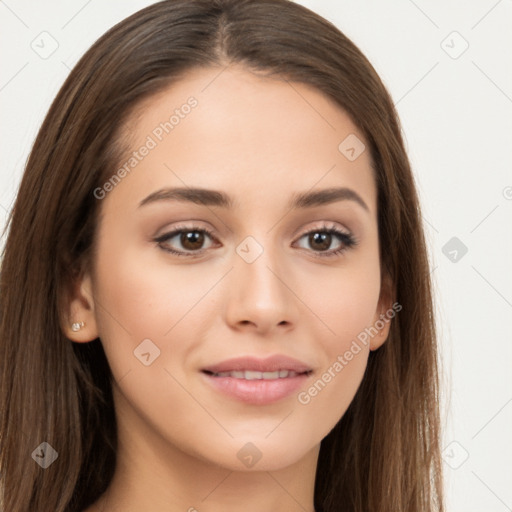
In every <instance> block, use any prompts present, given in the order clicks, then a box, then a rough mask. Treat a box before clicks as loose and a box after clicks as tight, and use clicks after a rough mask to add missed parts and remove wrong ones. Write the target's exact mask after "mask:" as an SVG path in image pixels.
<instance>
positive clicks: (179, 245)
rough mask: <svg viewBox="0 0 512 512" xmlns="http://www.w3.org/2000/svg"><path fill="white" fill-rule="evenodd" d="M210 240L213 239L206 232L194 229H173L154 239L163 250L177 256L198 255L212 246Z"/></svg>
mask: <svg viewBox="0 0 512 512" xmlns="http://www.w3.org/2000/svg"><path fill="white" fill-rule="evenodd" d="M212 240H215V238H214V237H213V235H212V234H211V233H210V232H209V231H208V230H206V229H203V228H195V227H194V228H179V229H175V230H174V231H172V232H169V233H164V234H163V235H161V236H159V237H158V238H155V242H157V243H158V245H159V246H160V247H161V248H162V249H163V250H165V251H167V252H170V253H172V254H176V255H179V256H197V255H200V254H202V253H203V252H204V251H205V250H206V249H209V248H210V247H211V246H212V245H213V242H212ZM208 241H209V243H207V242H208ZM205 244H206V246H205Z"/></svg>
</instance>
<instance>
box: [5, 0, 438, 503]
mask: <svg viewBox="0 0 512 512" xmlns="http://www.w3.org/2000/svg"><path fill="white" fill-rule="evenodd" d="M0 287H1V288H0V293H1V298H0V301H1V302H0V305H1V327H0V333H1V337H0V370H1V393H0V397H1V399H0V405H1V411H2V412H1V428H0V442H1V445H0V471H1V492H2V494H1V506H2V510H5V511H12V512H29V511H30V512H32V511H35V510H37V511H48V512H50V511H51V512H83V511H84V510H86V511H87V512H98V511H105V512H109V511H117V510H119V511H121V510H122V511H123V512H135V511H141V510H149V511H151V512H163V511H166V512H177V511H189V512H193V511H198V512H202V511H208V512H217V511H235V510H244V511H248V512H252V511H256V510H258V511H260V510H268V511H270V510H271V511H273V512H290V511H316V512H334V511H350V512H356V511H357V512H363V511H372V512H391V511H393V512H399V511H403V512H411V511H414V512H427V511H429V512H432V511H434V510H435V511H441V510H443V505H442V484H441V482H442V481H441V471H440V469H441V468H440V455H439V438H440V433H439V419H438V409H437V407H438V406H437V392H438V380H437V367H436V358H437V354H436V337H435V332H434V320H433V307H432V297H431V285H430V282H429V269H428V261H427V256H426V248H425V242H424V236H423V230H422V223H421V215H420V209H419V205H418V199H417V194H416V190H415V186H414V180H413V176H412V173H411V169H410V166H409V163H408V159H407V155H406V152H405V149H404V145H403V141H402V137H401V132H400V127H399V122H398V119H397V115H396V112H395V110H394V107H393V103H392V101H391V99H390V97H389V95H388V93H387V92H386V90H385V88H384V86H383V84H382V83H381V81H380V79H379V77H378V76H377V74H376V73H375V71H374V69H373V68H372V66H371V65H370V64H369V62H368V61H367V60H366V58H365V57H364V56H363V55H362V54H361V52H360V51H359V50H358V49H357V48H356V47H355V46H354V44H353V43H352V42H350V41H349V40H348V39H347V38H346V37H345V36H344V35H343V34H342V33H340V31H339V30H338V29H337V28H335V27H334V26H333V25H332V24H330V23H329V22H327V21H326V20H324V19H322V18H321V17H319V16H318V15H316V14H314V13H312V12H311V11H309V10H308V9H306V8H304V7H301V6H299V5H297V4H294V3H292V2H288V1H286V0H256V1H248V0H214V1H211V0H192V1H190V0H187V1H185V0H182V1H181V0H167V1H164V2H161V3H157V4H154V5H152V6H150V7H148V8H145V9H143V10H141V11H140V12H138V13H136V14H134V15H133V16H131V17H129V18H128V19H126V20H124V21H122V22H121V23H119V24H118V25H116V26H115V27H114V28H112V29H111V30H110V31H108V32H107V33H106V34H105V35H104V36H103V37H101V38H100V39H99V40H98V41H97V42H96V43H95V44H94V45H93V47H92V48H91V49H90V50H89V51H88V52H87V53H86V54H85V55H84V57H83V58H82V59H81V60H80V62H79V63H78V64H77V65H76V66H75V68H74V69H73V71H72V72H71V73H70V76H69V77H68V79H67V80H66V82H65V84H64V85H63V87H62V89H61V91H60V92H59V94H58V96H57V98H56V99H55V101H54V102H53V104H52V106H51V108H50V111H49V113H48V115H47V117H46V119H45V121H44V123H43V125H42V127H41V129H40V132H39V134H38V136H37V139H36V141H35V144H34V147H33V149H32V152H31V155H30V157H29V160H28V163H27V166H26V170H25V173H24V176H23V179H22V183H21V186H20V189H19V193H18V196H17V199H16V203H15V206H14V208H13V211H12V215H11V218H10V224H9V234H8V238H7V243H6V246H5V252H4V255H3V261H2V269H1V281H0Z"/></svg>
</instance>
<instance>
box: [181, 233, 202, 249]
mask: <svg viewBox="0 0 512 512" xmlns="http://www.w3.org/2000/svg"><path fill="white" fill-rule="evenodd" d="M180 241H181V244H182V245H183V247H184V248H185V249H189V250H194V249H198V248H199V247H201V246H202V245H203V243H204V234H203V233H200V232H199V231H186V232H183V233H182V234H181V240H180Z"/></svg>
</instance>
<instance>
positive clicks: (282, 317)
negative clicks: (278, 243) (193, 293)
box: [226, 250, 300, 335]
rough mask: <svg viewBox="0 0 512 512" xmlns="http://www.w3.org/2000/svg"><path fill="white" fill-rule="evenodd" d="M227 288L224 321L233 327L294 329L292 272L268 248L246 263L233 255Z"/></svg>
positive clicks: (264, 330) (295, 308) (257, 330)
mask: <svg viewBox="0 0 512 512" xmlns="http://www.w3.org/2000/svg"><path fill="white" fill-rule="evenodd" d="M235 258H237V259H236V260H235V265H234V268H233V271H232V272H230V276H231V282H230V284H229V286H228V287H227V290H226V291H227V295H228V299H227V305H226V322H227V323H228V325H229V326H230V327H231V328H233V329H235V330H239V331H242V330H246V331H252V332H254V333H258V334H262V335H263V334H269V333H273V332H285V331H288V330H291V329H293V328H294V327H295V326H296V324H297V320H298V318H299V309H298V306H299V304H298V302H300V301H299V300H298V298H297V295H296V294H295V293H294V291H293V287H294V285H293V279H292V273H291V272H290V271H289V270H288V271H286V269H285V266H284V265H283V263H284V262H282V261H278V259H279V258H278V257H271V255H270V253H269V251H265V250H264V251H263V253H262V254H261V255H260V256H259V257H258V258H257V259H256V261H253V262H252V263H247V262H246V261H244V260H243V259H242V258H239V256H238V255H235Z"/></svg>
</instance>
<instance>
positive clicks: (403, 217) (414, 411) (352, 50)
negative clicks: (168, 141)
mask: <svg viewBox="0 0 512 512" xmlns="http://www.w3.org/2000/svg"><path fill="white" fill-rule="evenodd" d="M231 63H237V64H241V65H244V66H246V67H247V68H248V69H251V70H254V71H258V72H261V73H264V74H266V75H269V76H270V75H272V76H274V77H277V78H281V79H286V80H289V81H292V82H301V83H304V84H309V85H312V86H314V87H315V88H316V89H317V90H319V91H321V92H323V93H324V94H325V95H327V96H328V97H330V98H332V99H333V100H334V101H335V102H336V103H337V104H338V105H339V106H340V107H341V108H343V109H344V110H345V111H346V112H347V113H348V114H349V115H350V116H351V118H352V120H353V122H354V123H355V124H356V125H357V126H358V127H359V128H360V130H361V131H362V133H363V134H364V136H365V139H366V141H367V143H368V146H369V149H370V151H371V156H372V160H373V164H374V174H375V180H376V184H377V189H378V228H379V237H380V248H381V255H380V256H381V262H382V268H383V269H384V273H385V274H386V275H387V276H389V277H390V278H391V281H392V283H393V288H394V299H395V300H396V301H397V302H398V303H399V304H400V305H401V306H402V310H401V311H400V313H399V314H398V315H397V316H396V317H395V318H394V319H393V321H392V325H391V331H390V334H389V338H388V340H387V341H386V343H385V344H384V345H383V346H382V347H381V348H380V349H379V350H377V351H375V352H372V353H371V354H370V357H369V362H368V367H367V370H366V373H365V376H364V378H363V382H362V384H361V386H360V388H359V390H358V392H357V394H356V396H355V398H354V400H353V402H352V403H351V405H350V407H349V409H348V410H347V412H346V413H345V414H344V416H343V417H342V418H341V420H340V421H339V423H338V424H337V425H336V427H335V428H334V429H333V430H332V431H331V432H330V433H329V435H328V436H327V437H326V438H325V439H324V440H323V441H322V444H321V449H320V455H319V461H318V468H317V477H316V484H315V496H314V503H315V508H316V510H317V512H334V511H338V510H344V511H351V512H363V511H372V512H411V511H414V512H427V511H429V512H431V511H434V510H436V511H437V510H443V505H442V480H441V463H440V449H439V443H440V433H439V423H440V422H439V413H438V367H437V347H436V333H435V328H434V319H433V305H432V294H431V283H430V273H429V265H428V259H427V252H426V247H425V241H424V234H423V228H422V221H421V214H420V208H419V204H418V198H417V193H416V189H415V184H414V179H413V175H412V173H411V169H410V165H409V162H408V158H407V155H406V151H405V148H404V144H403V140H402V136H401V129H400V125H399V121H398V118H397V114H396V112H395V109H394V105H393V102H392V100H391V98H390V96H389V94H388V92H387V91H386V89H385V87H384V85H383V84H382V82H381V80H380V79H379V77H378V75H377V74H376V72H375V70H374V69H373V67H372V66H371V64H370V63H369V62H368V61H367V59H366V58H365V57H364V56H363V54H362V53H361V52H360V51H359V49H358V48H357V47H356V46H355V45H354V44H353V43H352V42H351V41H350V40H349V39H347V37H345V36H344V35H343V34H342V33H341V32H340V31H339V30H338V29H337V28H336V27H335V26H334V25H332V24H331V23H329V22H328V21H326V20H325V19H323V18H321V17H320V16H318V15H316V14H315V13H313V12H311V11H309V10H308V9H306V8H305V7H302V6H300V5H298V4H294V3H293V2H290V1H287V0H167V1H163V2H160V3H157V4H154V5H151V6H149V7H147V8H145V9H142V10H141V11H139V12H137V13H135V14H134V15H132V16H130V17H129V18H127V19H125V20H124V21H122V22H120V23H119V24H117V25H116V26H115V27H113V28H112V29H110V30H109V31H108V32H107V33H106V34H105V35H103V36H102V37H101V38H100V39H99V40H98V41H97V42H96V43H95V44H94V45H93V46H92V47H91V48H90V49H89V50H88V51H87V53H86V54H85V55H84V56H83V57H82V59H81V60H80V61H79V62H78V64H77V65H76V66H75V68H74V69H73V70H72V72H71V73H70V75H69V77H68V78H67V80H66V81H65V83H64V85H63V86H62V88H61V90H60V91H59V93H58V95H57V97H56V98H55V100H54V101H53V104H52V105H51V107H50V110H49V112H48V114H47V116H46V118H45V120H44V123H43V125H42V127H41V129H40V131H39V133H38V135H37V138H36V140H35V143H34V146H33V148H32V151H31V154H30V156H29V159H28V161H27V165H26V168H25V172H24V175H23V179H22V182H21V186H20V188H19V192H18V195H17V198H16V202H15V205H14V208H13V210H12V212H11V216H10V218H9V224H8V225H9V232H8V238H7V241H6V245H5V249H4V254H3V263H2V269H1V275H0V322H1V324H0V372H1V374H0V379H1V392H0V407H1V418H0V423H1V424H0V471H1V489H0V490H1V495H0V497H1V501H0V505H1V506H2V507H3V508H2V510H5V511H9V512H33V511H35V510H37V511H48V512H50V511H51V512H80V511H82V510H83V509H84V508H86V507H87V506H89V505H90V504H91V503H93V502H94V501H96V499H97V498H98V497H99V495H100V494H101V493H103V492H104V491H105V489H106V488H107V487H108V485H109V483H110V480H111V478H112V475H113V472H114V468H115V461H116V447H117V438H116V423H115V416H114V412H113V411H114V404H113V400H112V392H111V378H112V374H111V372H110V369H109V366H108V363H107V360H106V357H105V354H104V352H103V349H102V345H101V342H100V340H99V339H97V340H94V341H92V342H90V343H71V342H70V340H69V339H67V338H66V337H65V336H64V334H63V332H62V330H61V328H60V325H61V321H62V318H61V316H60V311H61V306H62V303H63V302H62V301H63V295H64V290H65V287H66V286H68V285H69V283H70V282H72V280H73V278H74V276H76V275H77V273H79V272H80V270H81V269H84V268H85V267H84V266H86V265H90V264H91V257H92V254H91V248H92V247H93V242H94V235H95V230H96V226H97V223H98V208H99V202H98V200H97V199H96V198H95V196H94V194H93V191H94V189H95V188H97V187H99V186H101V185H102V184H103V183H104V182H105V181H106V180H107V179H108V178H110V177H111V176H112V174H113V170H115V169H117V166H118V165H119V163H120V162H121V161H122V159H121V157H122V154H123V151H124V150H125V149H126V141H123V140H121V137H120V136H119V134H120V127H121V126H122V123H123V122H124V121H125V120H126V119H127V118H128V116H129V115H130V113H131V112H133V109H134V107H135V106H136V105H137V104H139V102H140V101H141V100H143V99H147V98H149V97H150V96H151V95H153V94H155V93H157V92H160V91H161V90H163V89H164V88H166V87H168V86H169V85H171V84H172V83H174V82H175V81H176V80H178V79H179V78H180V77H181V76H183V74H184V73H185V72H186V71H187V70H189V69H192V68H194V67H201V66H205V67H206V66H219V69H221V68H222V67H224V66H227V65H229V64H231ZM42 442H47V443H48V444H49V445H51V447H53V448H54V449H55V450H56V451H57V452H58V459H57V460H56V462H55V463H53V464H51V465H50V466H49V467H47V468H46V469H42V468H41V467H40V465H38V464H36V462H34V460H35V458H34V456H33V452H34V450H35V449H36V448H37V447H38V446H39V445H40V444H41V443H42Z"/></svg>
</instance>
